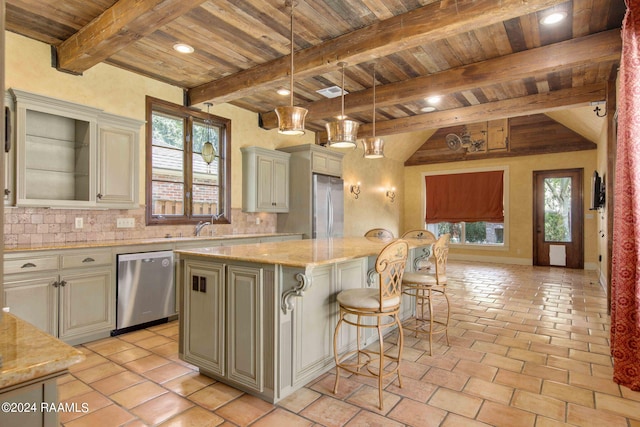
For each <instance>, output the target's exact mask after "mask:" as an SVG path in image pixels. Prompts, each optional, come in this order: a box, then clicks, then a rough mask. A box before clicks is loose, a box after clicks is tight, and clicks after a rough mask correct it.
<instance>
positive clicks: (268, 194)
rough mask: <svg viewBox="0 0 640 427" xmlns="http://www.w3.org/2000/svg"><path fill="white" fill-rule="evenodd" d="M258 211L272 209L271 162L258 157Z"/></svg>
mask: <svg viewBox="0 0 640 427" xmlns="http://www.w3.org/2000/svg"><path fill="white" fill-rule="evenodd" d="M257 184H258V193H257V197H258V203H257V205H258V206H257V207H258V210H263V211H265V210H266V211H271V210H272V209H273V194H272V190H273V160H272V159H269V158H266V157H262V156H258V183H257Z"/></svg>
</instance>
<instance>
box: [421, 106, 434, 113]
mask: <svg viewBox="0 0 640 427" xmlns="http://www.w3.org/2000/svg"><path fill="white" fill-rule="evenodd" d="M420 111H422V112H423V113H430V112H432V111H436V107H431V106H429V107H422V108H421V109H420Z"/></svg>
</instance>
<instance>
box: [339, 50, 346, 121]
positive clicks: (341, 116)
mask: <svg viewBox="0 0 640 427" xmlns="http://www.w3.org/2000/svg"><path fill="white" fill-rule="evenodd" d="M345 65H347V64H346V63H344V62H342V90H341V91H340V94H341V95H342V110H341V111H342V112H341V115H340V119H344V118H345V117H344V66H345Z"/></svg>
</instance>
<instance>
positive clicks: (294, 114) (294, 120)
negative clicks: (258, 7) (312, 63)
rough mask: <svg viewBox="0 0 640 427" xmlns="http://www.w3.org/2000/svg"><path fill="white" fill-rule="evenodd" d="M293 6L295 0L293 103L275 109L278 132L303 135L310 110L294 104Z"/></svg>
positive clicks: (291, 74) (291, 93) (292, 2)
mask: <svg viewBox="0 0 640 427" xmlns="http://www.w3.org/2000/svg"><path fill="white" fill-rule="evenodd" d="M287 3H289V2H288V1H287ZM285 4H286V3H285ZM293 8H294V0H291V73H290V74H289V78H290V79H289V80H290V90H289V94H290V96H291V105H289V106H287V107H277V108H276V109H275V112H276V116H278V133H281V134H283V135H303V134H304V119H305V117H306V116H307V112H308V110H307V109H306V108H302V107H294V106H293Z"/></svg>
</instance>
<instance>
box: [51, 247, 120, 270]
mask: <svg viewBox="0 0 640 427" xmlns="http://www.w3.org/2000/svg"><path fill="white" fill-rule="evenodd" d="M111 263H112V257H111V251H104V252H85V253H81V254H67V255H62V268H63V269H65V268H79V267H93V266H98V265H109V264H111Z"/></svg>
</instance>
